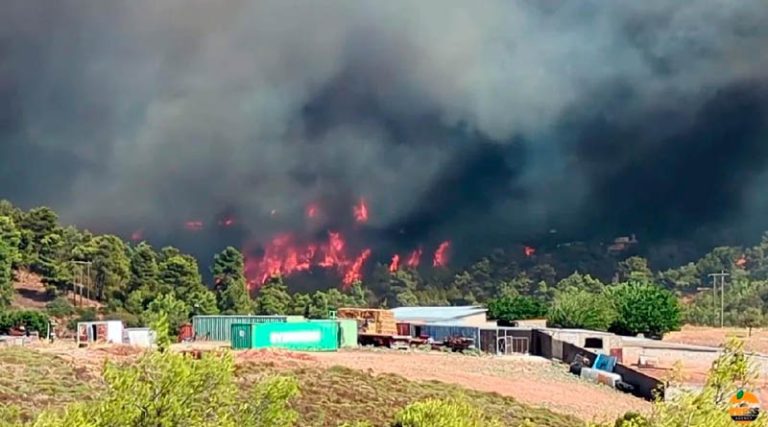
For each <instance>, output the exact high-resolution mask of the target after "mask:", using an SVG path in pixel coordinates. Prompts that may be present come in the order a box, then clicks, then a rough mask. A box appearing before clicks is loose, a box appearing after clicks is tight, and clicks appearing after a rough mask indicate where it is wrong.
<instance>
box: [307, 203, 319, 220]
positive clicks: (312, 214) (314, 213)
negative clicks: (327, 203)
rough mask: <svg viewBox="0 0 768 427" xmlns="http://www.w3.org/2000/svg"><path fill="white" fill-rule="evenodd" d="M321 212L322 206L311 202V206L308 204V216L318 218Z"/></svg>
mask: <svg viewBox="0 0 768 427" xmlns="http://www.w3.org/2000/svg"><path fill="white" fill-rule="evenodd" d="M319 212H320V208H319V207H318V206H317V204H316V203H310V204H309V206H307V218H316V217H317V214H318V213H319Z"/></svg>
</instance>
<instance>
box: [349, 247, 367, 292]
mask: <svg viewBox="0 0 768 427" xmlns="http://www.w3.org/2000/svg"><path fill="white" fill-rule="evenodd" d="M369 256H371V250H370V249H366V250H364V251H363V252H362V253H361V254H360V255H358V256H357V258H356V259H355V262H353V263H352V266H351V267H350V268H349V269H347V271H346V272H345V273H344V278H343V279H342V283H344V286H345V287H347V286H352V285H353V284H354V283H355V282H357V281H360V280H361V279H362V278H363V274H362V273H361V270H362V268H363V264H364V263H365V260H367V259H368V257H369Z"/></svg>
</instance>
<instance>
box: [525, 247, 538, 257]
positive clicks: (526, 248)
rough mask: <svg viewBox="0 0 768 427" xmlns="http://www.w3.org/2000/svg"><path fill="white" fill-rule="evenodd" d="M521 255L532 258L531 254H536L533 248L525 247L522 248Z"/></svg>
mask: <svg viewBox="0 0 768 427" xmlns="http://www.w3.org/2000/svg"><path fill="white" fill-rule="evenodd" d="M523 253H524V254H525V256H532V255H533V254H535V253H536V248H533V247H531V246H525V247H524V248H523Z"/></svg>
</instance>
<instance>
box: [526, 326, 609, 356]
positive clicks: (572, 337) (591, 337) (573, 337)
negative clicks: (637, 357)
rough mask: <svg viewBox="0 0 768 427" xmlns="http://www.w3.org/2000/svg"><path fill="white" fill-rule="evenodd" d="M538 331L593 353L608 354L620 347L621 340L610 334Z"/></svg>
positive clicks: (585, 330) (554, 329) (552, 329)
mask: <svg viewBox="0 0 768 427" xmlns="http://www.w3.org/2000/svg"><path fill="white" fill-rule="evenodd" d="M539 330H540V331H542V332H544V333H546V334H548V335H550V336H552V338H554V339H556V340H559V341H562V342H567V343H570V344H573V345H575V346H579V347H582V348H585V349H587V350H590V351H593V352H595V353H601V354H610V352H611V349H615V348H621V347H622V338H621V337H620V336H618V335H615V334H612V333H610V332H602V331H591V330H589V329H556V328H544V329H539Z"/></svg>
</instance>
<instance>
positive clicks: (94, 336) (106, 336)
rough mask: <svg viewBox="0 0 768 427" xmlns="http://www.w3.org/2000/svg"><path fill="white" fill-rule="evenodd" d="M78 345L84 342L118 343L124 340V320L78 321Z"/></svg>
mask: <svg viewBox="0 0 768 427" xmlns="http://www.w3.org/2000/svg"><path fill="white" fill-rule="evenodd" d="M76 341H77V345H80V343H81V342H84V343H92V342H97V343H116V344H120V343H122V342H123V322H121V321H119V320H100V321H93V322H78V323H77V336H76Z"/></svg>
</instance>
